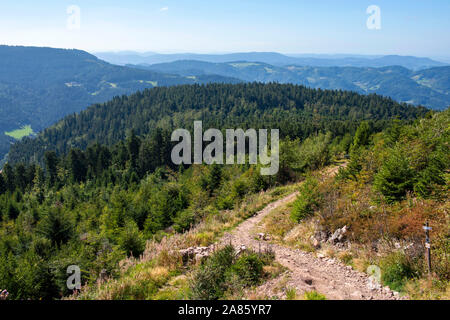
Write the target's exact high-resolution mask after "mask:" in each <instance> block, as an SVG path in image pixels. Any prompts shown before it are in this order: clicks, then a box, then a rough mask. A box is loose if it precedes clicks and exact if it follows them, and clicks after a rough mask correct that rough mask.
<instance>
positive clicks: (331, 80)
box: [133, 60, 450, 109]
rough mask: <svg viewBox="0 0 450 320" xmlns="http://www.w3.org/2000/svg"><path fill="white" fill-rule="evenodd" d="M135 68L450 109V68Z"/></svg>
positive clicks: (242, 64)
mask: <svg viewBox="0 0 450 320" xmlns="http://www.w3.org/2000/svg"><path fill="white" fill-rule="evenodd" d="M133 67H136V68H141V69H145V70H151V71H155V72H163V73H175V74H179V75H182V76H191V77H193V76H195V77H198V76H201V75H203V76H204V75H213V74H214V75H221V76H224V77H231V78H238V79H241V80H243V81H247V82H252V81H260V82H266V83H267V82H279V83H294V84H302V85H305V86H308V87H312V88H322V89H341V90H351V91H355V92H358V93H362V94H371V93H377V94H380V95H384V96H389V97H392V98H393V99H395V100H397V101H399V102H406V103H410V104H415V105H423V106H427V107H430V108H433V109H444V108H446V107H448V106H450V66H446V67H434V68H430V69H424V70H417V71H412V70H409V69H407V68H404V67H401V66H388V67H380V68H373V67H309V66H297V65H287V66H284V67H280V66H274V65H270V64H267V63H261V62H248V61H239V62H229V63H210V62H204V61H193V60H183V61H176V62H171V63H163V64H154V65H137V66H136V65H134V66H133Z"/></svg>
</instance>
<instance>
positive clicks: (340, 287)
mask: <svg viewBox="0 0 450 320" xmlns="http://www.w3.org/2000/svg"><path fill="white" fill-rule="evenodd" d="M338 170H339V166H336V167H333V168H329V169H327V170H325V171H324V176H325V177H332V176H334V175H335V174H336V173H337V172H338ZM297 194H298V193H297V192H294V193H292V194H289V195H288V196H285V197H284V198H282V199H280V200H277V201H275V202H273V203H270V204H269V205H267V206H266V207H265V208H264V209H262V210H261V211H259V212H258V213H257V214H256V215H254V216H253V217H251V218H249V219H247V220H245V221H244V222H242V223H241V224H240V225H239V226H238V227H237V228H235V229H234V230H233V231H232V232H230V233H227V234H225V235H224V237H223V238H222V239H221V243H222V244H229V243H231V244H233V245H234V246H235V247H241V246H245V247H246V248H252V249H253V250H259V248H262V249H264V248H265V247H266V246H270V247H271V250H272V251H273V252H274V253H275V256H276V261H277V262H278V263H280V264H281V265H282V266H284V267H286V268H287V269H289V270H290V272H289V276H288V277H286V274H284V275H282V276H280V278H279V279H277V280H273V281H269V282H268V283H266V284H264V285H262V286H261V287H259V288H258V290H257V291H258V293H257V294H258V296H259V297H263V298H264V297H271V296H272V295H273V294H274V292H275V291H276V290H277V289H280V282H284V283H283V287H284V288H290V290H295V292H296V293H297V294H301V295H304V294H307V293H308V292H315V291H316V292H319V293H320V294H323V295H325V296H326V297H327V298H328V299H332V300H344V299H345V300H396V299H400V298H399V297H398V296H397V295H394V292H393V291H390V290H385V289H383V288H381V289H372V287H371V286H370V279H369V276H368V275H367V274H365V273H362V272H359V271H356V270H353V269H352V267H350V266H345V265H344V264H343V263H341V262H339V261H337V260H335V259H326V258H324V259H320V258H316V257H315V256H314V255H313V254H312V253H308V252H303V251H301V250H298V249H291V248H287V247H285V246H282V245H279V244H267V243H265V242H262V241H260V240H257V234H258V232H260V230H258V225H259V224H260V223H261V222H262V220H263V219H264V218H265V217H266V216H268V215H269V214H270V213H271V212H272V211H273V210H275V209H276V208H279V207H281V206H284V205H287V204H289V203H292V202H293V201H294V200H295V199H296V197H297Z"/></svg>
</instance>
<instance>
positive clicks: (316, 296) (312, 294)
mask: <svg viewBox="0 0 450 320" xmlns="http://www.w3.org/2000/svg"><path fill="white" fill-rule="evenodd" d="M305 300H327V297H325V296H324V295H323V294H320V293H318V292H317V291H308V292H305Z"/></svg>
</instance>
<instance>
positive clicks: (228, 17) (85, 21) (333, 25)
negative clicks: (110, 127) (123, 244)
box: [0, 0, 450, 57]
mask: <svg viewBox="0 0 450 320" xmlns="http://www.w3.org/2000/svg"><path fill="white" fill-rule="evenodd" d="M71 5H76V6H78V7H79V8H80V24H79V29H78V28H77V24H76V22H77V19H76V10H74V11H71V12H72V14H68V12H67V10H68V7H69V6H71ZM370 5H377V6H378V7H379V8H380V10H381V29H380V30H370V29H368V28H367V25H366V21H367V19H368V18H369V14H367V12H366V10H367V8H368V7H369V6H370ZM74 14H75V15H74ZM68 20H69V26H71V28H68ZM0 44H8V45H36V46H51V47H62V48H78V49H83V50H87V51H91V52H92V51H112V50H115V51H116V50H136V51H157V52H199V53H206V52H210V53H211V52H236V51H240V52H242V51H278V52H283V53H358V54H402V55H417V56H432V57H439V56H441V57H442V56H445V57H450V1H449V0H428V1H425V0H371V1H365V0H354V1H349V0H276V1H275V0H274V1H268V0H226V1H225V0H223V1H216V0H127V1H119V0H69V1H67V0H39V1H36V0H15V1H13V0H1V2H0Z"/></svg>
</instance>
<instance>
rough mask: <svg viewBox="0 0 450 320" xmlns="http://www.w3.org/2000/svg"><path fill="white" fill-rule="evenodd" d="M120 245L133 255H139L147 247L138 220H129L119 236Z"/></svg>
mask: <svg viewBox="0 0 450 320" xmlns="http://www.w3.org/2000/svg"><path fill="white" fill-rule="evenodd" d="M119 245H120V247H121V248H122V249H123V250H124V251H125V252H126V253H127V254H128V255H131V256H133V257H139V256H140V255H141V254H142V253H143V252H144V249H145V240H144V238H143V236H142V234H141V232H139V229H138V227H137V224H136V222H134V221H132V220H128V221H127V222H126V224H125V227H124V229H123V230H122V232H121V234H120V237H119Z"/></svg>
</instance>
